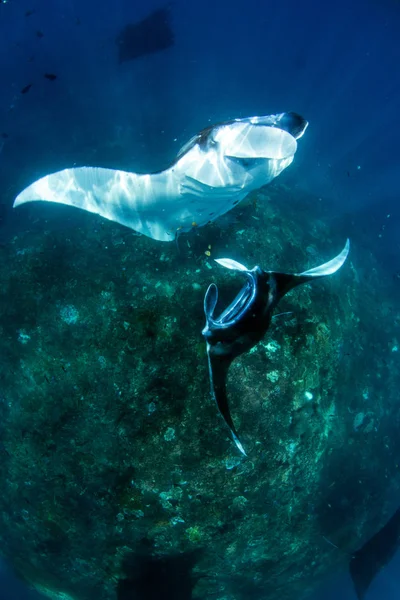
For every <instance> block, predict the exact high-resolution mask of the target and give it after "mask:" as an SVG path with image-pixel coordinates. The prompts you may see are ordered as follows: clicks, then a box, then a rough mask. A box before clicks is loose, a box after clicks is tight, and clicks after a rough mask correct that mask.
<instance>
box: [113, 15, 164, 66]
mask: <svg viewBox="0 0 400 600" xmlns="http://www.w3.org/2000/svg"><path fill="white" fill-rule="evenodd" d="M169 18H170V11H169V10H168V8H159V9H158V10H155V11H154V12H152V13H151V14H150V15H149V16H148V17H146V18H145V19H143V21H139V22H138V23H133V24H130V25H127V26H126V27H124V29H123V30H122V31H121V32H120V33H119V34H118V35H117V37H116V40H115V41H116V43H117V46H118V53H119V62H120V63H122V62H125V61H126V60H134V59H135V58H139V57H140V56H144V55H146V54H153V53H154V52H160V51H161V50H166V49H167V48H169V47H170V46H173V44H174V34H173V31H172V29H171V27H170V23H169Z"/></svg>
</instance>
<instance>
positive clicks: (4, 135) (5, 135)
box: [1, 133, 9, 140]
mask: <svg viewBox="0 0 400 600" xmlns="http://www.w3.org/2000/svg"><path fill="white" fill-rule="evenodd" d="M1 137H2V138H3V140H6V139H7V138H8V137H9V136H8V133H2V134H1Z"/></svg>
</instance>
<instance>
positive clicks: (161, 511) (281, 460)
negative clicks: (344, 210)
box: [0, 185, 400, 600]
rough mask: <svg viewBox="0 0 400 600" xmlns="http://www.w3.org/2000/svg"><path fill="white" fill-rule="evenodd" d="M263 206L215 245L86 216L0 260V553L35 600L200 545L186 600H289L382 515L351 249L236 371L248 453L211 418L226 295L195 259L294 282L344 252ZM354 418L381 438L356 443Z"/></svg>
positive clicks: (376, 356)
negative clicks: (213, 300) (212, 324)
mask: <svg viewBox="0 0 400 600" xmlns="http://www.w3.org/2000/svg"><path fill="white" fill-rule="evenodd" d="M262 193H263V194H265V193H266V192H262ZM268 196H269V201H268V202H265V201H264V200H263V199H262V198H261V195H260V194H259V193H254V194H253V195H252V196H251V197H250V199H249V202H248V203H243V204H241V205H239V206H237V207H236V208H235V209H234V214H236V215H237V221H238V223H237V224H236V225H234V226H232V227H231V228H230V229H229V234H227V233H226V231H224V230H221V229H219V227H218V221H216V222H215V223H213V224H212V225H210V226H209V227H207V228H203V229H200V230H198V231H196V232H194V233H192V234H190V235H186V236H185V235H183V236H182V237H181V239H180V253H179V254H178V252H177V248H176V246H175V244H169V245H159V244H154V242H153V241H152V240H151V239H149V238H147V237H144V236H133V235H132V234H131V232H129V231H128V230H124V229H121V228H116V227H115V225H114V224H112V223H108V222H106V221H103V220H102V219H101V218H100V217H96V216H93V215H88V214H87V215H85V214H84V213H82V220H81V221H80V222H78V223H77V224H76V225H75V227H74V228H71V229H69V230H68V231H66V230H65V229H53V228H52V227H51V226H49V225H48V224H47V226H46V227H45V228H43V230H41V229H38V230H37V231H32V232H27V233H24V234H20V235H16V236H15V237H14V238H13V239H12V240H11V241H10V243H9V244H8V245H6V246H4V247H2V252H1V254H0V273H1V286H0V306H1V310H0V333H1V335H0V349H1V356H2V360H1V364H0V375H1V395H0V439H1V447H0V453H1V461H0V481H1V484H2V493H1V496H0V551H1V553H2V555H3V557H4V558H5V559H6V560H7V561H8V562H9V563H10V564H12V565H13V567H14V569H15V570H16V572H17V573H18V574H19V575H20V577H22V578H23V579H24V580H25V581H27V582H28V583H30V584H31V585H32V586H34V587H35V588H36V589H38V590H41V591H42V592H45V593H46V594H47V595H48V596H49V597H50V598H53V599H54V598H57V597H60V595H59V596H57V594H61V593H62V594H64V596H63V597H64V598H68V600H69V599H70V598H71V599H73V600H92V599H93V597H96V598H97V599H98V600H115V598H116V595H117V590H118V585H119V588H120V593H121V594H122V593H123V589H124V590H125V591H127V593H128V592H129V589H134V587H135V585H136V584H137V585H139V584H140V582H138V579H137V575H136V574H135V573H136V572H137V571H135V568H136V567H138V566H140V564H142V563H141V561H142V560H143V555H145V557H146V561H149V562H148V563H147V564H148V566H149V572H150V573H151V572H154V570H153V566H154V565H159V564H161V565H165V564H168V562H169V559H171V560H172V561H173V559H174V557H179V558H181V559H182V560H183V561H184V558H185V557H186V556H190V555H191V553H192V552H193V551H197V550H199V551H200V552H199V554H198V555H197V554H196V561H195V562H194V563H193V564H192V563H190V562H189V563H187V569H186V571H185V572H186V576H185V581H186V582H187V587H186V588H185V589H187V591H188V593H191V594H192V596H193V599H194V600H197V599H199V600H200V599H201V598H213V599H215V600H223V599H225V598H226V597H229V598H230V599H231V600H248V598H259V597H268V599H269V600H291V599H294V598H299V597H301V596H302V595H305V594H306V592H307V591H308V590H309V589H311V588H312V587H313V586H314V585H316V584H317V583H318V581H319V579H320V578H321V577H323V576H324V575H326V574H327V573H329V572H330V571H331V570H332V569H333V568H335V567H336V566H337V565H338V564H344V561H347V558H346V557H347V556H348V555H349V554H351V553H353V552H354V551H355V550H356V549H357V548H358V547H359V546H360V545H361V543H362V541H364V540H365V539H368V538H369V537H370V536H371V535H373V534H374V533H375V531H377V530H378V529H379V528H380V527H381V526H382V525H383V524H384V523H385V522H386V521H387V520H388V518H389V515H388V514H387V513H386V512H385V510H384V508H385V503H384V500H385V498H386V497H387V496H389V495H390V494H392V495H393V494H394V493H395V491H396V488H397V487H398V485H399V474H398V471H399V469H398V467H397V464H398V459H397V457H398V456H399V454H400V447H399V446H400V442H399V436H398V425H397V421H396V419H395V418H393V415H397V414H398V381H399V362H398V353H396V352H392V351H391V348H392V347H393V339H394V337H395V336H397V338H398V339H399V338H400V336H399V335H398V333H396V332H395V331H394V328H395V325H394V322H395V317H396V315H397V313H398V305H397V304H396V302H395V300H394V299H393V298H392V297H391V296H390V295H389V291H388V290H387V289H386V288H385V285H384V279H383V277H382V274H381V271H380V269H379V266H378V265H377V264H376V263H374V261H373V259H372V258H371V253H370V251H369V250H367V251H365V252H364V251H363V250H362V248H361V247H356V246H353V248H352V254H351V255H350V256H349V258H348V260H347V263H346V267H345V268H343V269H342V270H341V271H340V274H338V275H337V276H335V277H331V278H326V279H325V280H322V281H320V282H319V283H318V285H304V286H301V287H299V288H297V289H295V290H293V291H292V292H290V294H287V295H286V296H285V297H284V298H283V299H282V301H281V303H280V306H279V311H281V312H282V313H289V314H287V315H286V316H282V317H279V318H277V319H273V320H272V324H271V326H270V329H269V331H268V335H267V336H266V337H265V339H264V340H262V341H261V342H260V343H259V345H258V346H257V347H256V348H255V351H254V352H253V351H249V352H248V353H247V354H244V355H242V356H240V357H238V358H237V359H236V360H235V362H234V363H233V364H232V366H231V368H230V372H229V378H228V394H229V398H230V402H231V405H232V410H233V411H234V414H235V420H236V422H237V424H238V426H239V427H240V434H241V439H242V441H243V444H244V446H245V448H246V452H247V454H248V458H245V457H242V456H241V455H240V453H239V452H238V450H237V449H236V448H235V447H234V445H233V444H232V442H231V439H230V436H229V431H228V430H227V429H226V427H225V424H224V423H223V421H222V419H218V418H216V411H215V405H214V403H213V401H212V399H211V398H210V395H209V381H208V371H207V356H206V348H205V344H204V340H203V338H202V335H201V330H202V328H203V326H204V314H203V298H204V293H205V291H206V289H207V287H208V285H209V283H210V282H215V283H217V284H218V288H219V293H220V297H221V301H222V302H223V303H226V304H227V303H229V301H230V299H231V298H232V297H234V295H235V294H236V293H237V291H238V289H239V288H240V283H238V280H237V275H236V274H235V273H234V272H232V271H229V270H227V269H220V267H219V266H218V265H216V263H214V261H213V259H214V258H221V257H224V256H229V257H231V258H232V259H234V260H237V261H238V262H240V263H242V264H255V263H259V264H260V265H268V268H271V269H276V270H277V269H279V270H282V271H285V272H292V273H296V272H299V271H303V270H305V269H310V268H312V267H314V266H315V265H316V264H321V263H323V262H324V261H325V260H326V259H327V258H329V257H330V256H334V255H335V254H336V253H337V250H338V248H340V247H341V246H342V243H343V237H344V232H343V231H333V230H331V229H330V228H329V226H328V224H327V222H326V221H325V217H324V215H323V213H322V209H321V203H318V202H317V201H316V200H315V198H309V199H307V198H306V197H304V196H300V194H299V192H298V191H295V190H286V189H285V188H283V187H281V186H276V185H274V186H270V187H269V188H268ZM67 210H68V209H67V208H64V207H57V211H58V212H59V213H60V214H59V217H58V218H61V219H62V218H63V214H66V212H67ZM36 211H37V213H38V216H39V217H41V218H42V219H44V216H43V214H41V213H43V211H41V207H39V206H38V207H36ZM36 211H35V212H36ZM63 211H64V213H63ZM243 231H244V232H243ZM309 246H313V247H315V249H316V250H315V253H314V254H313V256H309V254H308V253H307V248H308V247H309ZM209 247H210V248H211V249H210V250H208V251H209V252H210V254H211V256H210V257H208V256H207V255H205V250H207V249H209ZM358 269H362V270H363V272H364V276H363V277H360V278H359V280H357V277H356V275H357V270H358ZM272 349H273V351H272ZM271 373H276V374H277V376H276V377H269V378H268V376H267V375H268V374H271ZM383 382H385V385H384V386H383V385H382V383H383ZM365 389H368V391H369V398H368V399H366V398H365V397H364V396H365V394H364V391H365ZM363 394H364V395H363ZM150 407H151V408H150ZM360 412H364V413H367V412H371V413H373V415H374V417H373V418H374V421H375V423H376V424H377V431H376V430H375V429H373V430H372V431H371V432H370V433H368V443H366V441H365V435H364V433H362V432H360V431H354V418H355V416H356V415H357V414H358V413H360ZM171 432H173V433H174V435H172V433H171ZM382 432H384V434H382ZM382 435H384V436H385V444H382ZM382 465H384V468H383V467H382ZM325 538H326V539H328V540H330V541H331V542H332V544H334V545H335V546H337V547H338V548H340V550H338V549H337V548H336V547H334V546H333V545H331V544H330V543H327V542H326V539H325ZM143 548H145V549H146V551H145V550H143ZM127 557H129V563H130V565H131V566H132V571H131V572H130V573H128V572H127V571H126V560H127ZM171 564H172V563H171ZM176 564H179V559H177V563H176ZM191 566H192V567H193V568H192V570H191ZM155 568H156V567H155ZM126 580H128V582H127V581H126ZM122 581H125V583H120V584H118V582H122ZM171 585H172V583H171ZM192 585H193V586H194V587H192ZM145 589H146V588H145ZM147 589H148V588H147Z"/></svg>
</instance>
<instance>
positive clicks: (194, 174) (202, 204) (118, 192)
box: [14, 113, 308, 242]
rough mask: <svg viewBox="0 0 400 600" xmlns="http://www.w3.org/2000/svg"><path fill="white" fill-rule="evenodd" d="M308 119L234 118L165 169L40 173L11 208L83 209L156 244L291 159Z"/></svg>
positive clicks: (200, 221) (201, 221)
mask: <svg viewBox="0 0 400 600" xmlns="http://www.w3.org/2000/svg"><path fill="white" fill-rule="evenodd" d="M307 125H308V123H307V121H305V120H304V119H303V118H302V117H300V116H299V115H297V114H295V113H282V114H278V115H270V116H266V117H251V118H247V119H235V120H234V121H229V122H225V123H222V124H220V125H215V126H212V127H208V128H207V129H204V130H203V131H201V132H200V133H198V134H197V135H195V136H194V137H193V138H192V139H191V140H190V141H189V142H188V143H187V144H185V146H184V147H183V148H182V149H181V150H180V152H179V153H178V155H177V157H176V159H175V161H174V162H173V164H172V165H171V166H170V167H169V168H168V169H165V170H164V171H160V172H158V173H152V174H148V175H145V174H136V173H130V172H128V171H117V170H113V169H102V168H98V167H79V168H74V169H64V170H63V171H59V172H58V173H53V174H52V175H46V176H45V177H42V178H41V179H39V180H38V181H35V182H34V183H32V185H30V186H29V187H27V188H26V189H25V190H23V191H22V192H21V193H20V194H19V195H18V196H17V198H16V200H15V202H14V207H15V206H19V205H20V204H24V203H25V202H32V201H34V200H43V201H46V202H58V203H60V204H67V205H68V206H75V207H76V208H83V209H84V210H87V211H89V212H92V213H95V214H97V215H101V216H102V217H104V218H106V219H110V220H111V221H115V222H117V223H121V224H122V225H125V226H126V227H130V228H131V229H134V230H135V231H137V232H140V233H142V234H144V235H147V236H148V237H151V238H153V239H155V240H161V241H166V242H167V241H172V240H174V239H175V237H176V235H177V234H178V233H180V232H183V231H189V230H190V229H192V228H193V227H201V226H203V225H206V223H209V222H210V221H215V219H217V218H218V217H219V216H221V215H223V214H224V213H226V212H228V211H229V210H230V209H231V208H232V207H233V206H234V205H236V204H238V202H240V201H241V200H243V198H245V197H246V196H247V194H248V193H249V192H251V191H252V190H256V189H258V188H260V187H262V186H263V185H265V184H267V183H269V182H270V181H272V179H274V177H276V176H277V175H279V174H280V173H281V172H282V171H283V169H285V168H286V167H287V166H288V165H290V163H291V162H292V161H293V158H294V154H295V152H296V148H297V142H296V140H297V139H298V138H300V137H301V136H302V135H303V133H304V131H305V130H306V128H307Z"/></svg>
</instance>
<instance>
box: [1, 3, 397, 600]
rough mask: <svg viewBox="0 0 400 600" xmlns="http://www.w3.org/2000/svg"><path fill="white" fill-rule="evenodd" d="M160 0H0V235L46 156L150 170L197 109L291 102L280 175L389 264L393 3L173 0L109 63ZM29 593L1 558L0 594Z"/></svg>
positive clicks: (392, 253)
mask: <svg viewBox="0 0 400 600" xmlns="http://www.w3.org/2000/svg"><path fill="white" fill-rule="evenodd" d="M159 7H160V3H159V2H158V1H155V0H147V1H146V2H144V1H142V2H135V3H132V2H131V1H128V0H115V1H114V2H113V3H110V2H100V3H99V2H93V1H92V0H79V1H78V0H52V2H51V3H50V2H48V0H32V1H30V0H29V1H27V0H23V1H20V0H9V1H7V2H2V3H1V4H0V57H1V61H0V92H1V93H0V189H1V195H0V240H2V239H9V237H10V235H11V234H13V233H15V231H17V230H19V229H20V228H21V227H24V226H26V227H28V226H30V225H28V224H27V223H26V224H24V222H23V221H22V219H23V217H17V216H15V214H14V213H13V212H12V203H13V200H14V198H15V196H16V195H17V193H19V191H21V189H23V188H24V187H25V186H26V185H28V184H29V183H31V182H32V181H33V180H34V179H37V178H39V177H41V176H43V175H45V174H47V173H49V172H52V171H56V170H58V169H62V168H64V167H65V166H67V165H68V166H72V165H83V164H96V165H98V166H107V167H118V168H120V169H127V170H129V169H131V170H135V171H143V172H150V171H153V170H157V169H161V168H164V167H165V166H166V165H167V164H168V163H169V161H170V160H171V159H172V157H173V156H174V155H175V154H176V152H177V150H178V149H179V148H180V146H181V145H182V144H183V143H185V142H186V141H187V140H188V139H189V138H190V137H191V136H192V135H193V133H195V132H196V131H199V130H201V129H202V128H203V127H204V126H205V125H207V124H209V123H215V122H219V121H223V120H227V119H231V118H236V117H246V116H249V115H262V114H270V113H276V112H281V111H286V110H293V111H296V112H298V113H300V114H302V115H304V116H305V117H306V118H307V119H308V120H309V122H310V126H309V129H308V131H307V135H306V136H305V137H304V139H303V140H302V142H301V144H302V148H301V152H299V153H298V155H297V156H296V160H295V162H294V163H293V165H292V166H291V167H290V169H288V170H287V171H285V173H283V174H282V176H281V178H282V181H283V182H284V183H285V184H286V185H288V186H290V187H292V188H294V189H296V187H299V188H301V189H302V190H303V191H306V192H309V193H310V194H312V195H314V196H317V197H319V198H321V199H322V202H324V203H325V204H326V205H327V206H328V207H329V209H330V210H331V211H332V214H335V215H337V217H338V218H340V217H341V216H343V215H349V214H350V215H351V216H352V219H353V221H354V222H355V223H356V224H357V223H358V224H359V226H360V228H363V230H364V231H365V232H366V233H367V235H368V236H370V240H371V249H372V251H373V252H374V254H375V255H376V256H377V257H378V258H379V259H380V261H381V262H382V264H384V265H385V269H386V270H387V272H388V273H393V275H395V274H397V273H398V271H399V268H400V265H399V252H400V241H399V240H400V224H399V223H400V222H399V216H400V211H399V208H398V199H399V192H400V189H399V159H400V150H399V139H398V138H399V131H400V118H399V106H400V72H399V64H400V42H399V35H398V32H399V28H400V4H399V3H398V2H397V1H396V0H365V1H360V0H358V1H355V2H351V3H350V2H348V0H337V1H335V2H327V3H323V2H317V1H316V0H303V1H302V2H295V1H294V0H289V1H286V2H269V1H267V2H265V1H261V0H246V1H244V0H243V1H242V0H233V1H232V2H227V1H226V0H225V1H220V2H215V0H202V1H201V2H194V1H193V2H188V1H184V0H175V1H174V2H173V4H172V6H171V18H172V24H173V29H174V32H175V44H174V46H173V47H171V48H169V49H168V50H166V51H163V52H160V53H156V54H151V55H148V56H144V57H142V58H140V59H138V60H135V61H132V62H127V63H122V64H121V65H118V61H117V49H116V44H115V36H116V34H117V32H118V31H119V30H120V29H121V28H122V27H124V25H125V24H126V23H128V22H133V21H137V20H140V19H142V18H144V17H146V16H147V15H148V13H149V12H151V11H152V10H154V9H156V8H159ZM45 74H54V75H56V79H54V80H51V79H49V78H46V77H45ZM27 86H31V87H30V88H29V89H28V90H27V91H26V92H25V93H21V91H22V90H24V89H25V88H26V87H27ZM77 218H78V217H77ZM366 493H367V492H366ZM399 504H400V498H399ZM399 566H400V557H399V555H397V556H396V557H395V558H394V559H393V561H392V563H391V565H390V566H389V567H388V568H387V569H386V570H385V571H384V572H383V573H381V574H380V575H379V577H378V578H377V579H376V581H375V582H374V584H373V586H372V587H371V590H370V592H369V596H368V598H369V599H370V600H374V599H378V598H379V599H383V600H391V599H392V598H393V599H394V598H398V597H399V596H400V578H399V575H398V573H399V572H400V571H399ZM339 595H340V596H341V597H342V598H343V599H346V600H347V599H348V600H351V599H352V598H355V594H354V592H353V590H352V587H351V582H350V580H349V579H348V577H347V575H344V574H338V575H337V578H336V577H335V578H333V579H330V580H329V582H327V583H326V584H325V585H324V586H323V587H322V588H321V590H320V592H319V593H317V594H316V595H315V596H313V597H312V599H311V598H310V600H322V599H329V598H332V599H333V598H336V597H338V596H339ZM36 597H38V596H37V594H33V593H29V592H27V591H24V590H23V588H22V587H21V586H20V584H19V583H18V582H16V581H14V580H13V578H12V577H11V575H8V574H7V573H6V572H5V571H1V572H0V599H4V600H12V599H14V600H16V599H17V598H21V600H22V599H24V600H28V599H29V598H32V599H33V598H36Z"/></svg>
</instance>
